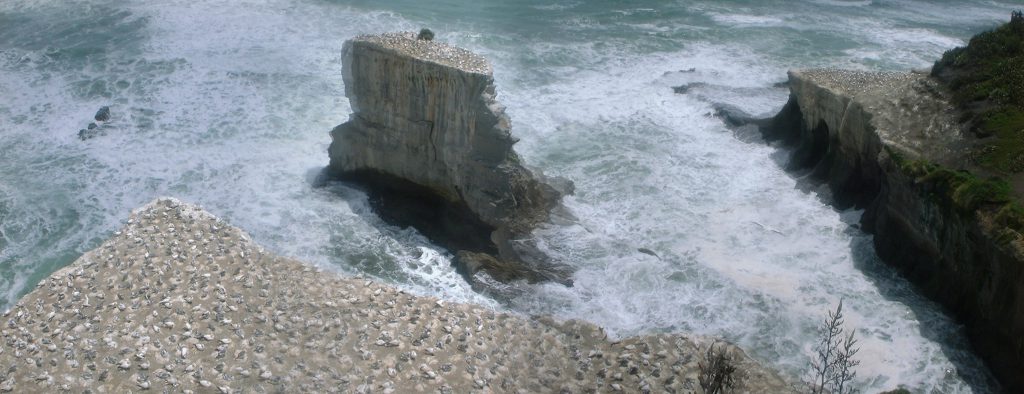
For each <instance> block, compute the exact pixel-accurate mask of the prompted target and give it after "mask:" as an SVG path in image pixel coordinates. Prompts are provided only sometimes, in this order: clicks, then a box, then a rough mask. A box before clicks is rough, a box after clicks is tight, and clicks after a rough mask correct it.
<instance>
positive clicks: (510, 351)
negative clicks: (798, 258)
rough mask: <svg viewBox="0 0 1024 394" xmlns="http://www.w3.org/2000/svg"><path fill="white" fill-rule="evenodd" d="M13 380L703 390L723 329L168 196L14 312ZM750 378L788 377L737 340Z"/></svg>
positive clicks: (0, 355)
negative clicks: (415, 263)
mask: <svg viewBox="0 0 1024 394" xmlns="http://www.w3.org/2000/svg"><path fill="white" fill-rule="evenodd" d="M0 324H2V325H0V341H2V343H0V392H12V391H13V392H58V391H61V392H63V391H71V390H74V391H76V392H83V391H85V392H99V393H103V392H118V393H121V392H133V391H145V390H153V391H158V392H159V391H162V392H172V391H173V392H201V393H207V392H220V393H231V392H250V391H253V392H266V391H273V392H298V391H302V392H344V393H352V392H383V393H390V392H398V393H413V392H443V393H451V392H456V393H490V392H502V393H503V392H531V393H548V392H565V391H570V392H607V391H625V392H691V391H695V390H696V387H698V386H697V383H696V378H697V372H698V366H697V364H698V361H699V360H700V358H701V357H700V355H701V349H703V348H706V347H707V343H708V340H707V339H704V338H692V337H687V336H684V335H678V334H658V335H650V336H643V337H634V338H628V339H624V340H621V341H613V340H609V339H607V338H606V337H605V335H604V333H603V331H602V330H601V329H600V328H598V327H596V326H594V325H592V324H589V323H585V322H579V321H568V322H555V321H553V320H552V319H550V318H536V319H534V318H525V317H521V316H518V315H513V314H508V313H500V312H495V311H493V310H489V309H486V308H483V307H479V306H474V305H467V304H457V303H446V302H443V301H440V300H438V299H436V298H433V297H421V296H415V295H411V294H407V293H405V292H404V291H402V290H399V289H396V288H394V287H392V286H389V285H387V284H382V283H378V282H376V281H374V280H366V279H362V278H358V277H357V278H347V277H342V276H339V275H337V274H334V273H330V272H320V271H318V270H316V269H314V268H313V267H312V266H309V265H305V264H302V263H300V262H297V261H294V260H290V259H286V258H282V257H278V256H275V255H273V254H272V253H268V252H267V251H265V250H263V249H262V248H261V247H259V246H258V245H256V244H255V243H253V242H252V241H251V240H250V239H249V237H248V236H247V235H246V234H245V233H244V232H242V231H241V230H239V229H237V228H234V227H232V226H230V225H229V224H227V223H225V222H223V221H221V220H219V219H217V218H216V217H214V216H213V215H210V214H209V213H206V212H204V211H202V210H201V209H199V208H198V207H195V206H192V205H189V204H185V203H182V202H180V201H177V200H173V199H160V200H157V201H154V202H152V203H150V204H148V205H146V206H145V207H142V208H140V209H138V210H136V211H134V212H133V213H132V215H131V218H130V219H129V220H128V224H127V225H126V226H125V227H124V228H122V229H121V231H118V232H117V233H116V235H115V236H114V237H113V238H111V239H109V240H107V241H105V242H104V243H103V244H102V245H100V246H99V247H97V248H96V249H94V250H92V251H90V252H87V253H86V254H84V255H83V256H82V257H80V258H79V259H78V260H76V261H75V262H74V263H72V264H71V265H69V266H67V267H65V268H63V269H61V270H59V271H57V272H55V273H53V274H52V275H50V277H49V278H47V279H44V280H43V281H42V282H40V283H39V285H38V286H37V287H36V288H35V289H34V290H32V291H31V292H29V293H28V294H27V295H25V296H24V297H22V299H21V300H19V301H18V303H17V304H15V305H14V306H13V307H12V308H11V309H10V310H9V311H6V312H4V314H3V317H2V319H0ZM728 349H729V352H730V354H732V355H733V356H734V357H735V358H736V360H737V362H738V363H739V366H740V368H741V369H742V370H743V371H746V373H747V375H746V376H747V377H746V379H745V380H744V382H745V386H744V387H743V391H746V392H755V393H761V392H773V393H774V392H786V391H788V388H787V386H786V384H785V383H784V382H783V381H782V380H781V379H780V378H779V377H778V375H777V374H776V373H774V372H772V371H770V370H767V369H765V368H764V367H761V366H760V365H758V364H757V363H756V362H754V361H753V360H751V359H750V358H748V357H746V356H745V354H744V353H743V352H742V351H741V350H739V349H738V348H736V347H734V346H729V347H728Z"/></svg>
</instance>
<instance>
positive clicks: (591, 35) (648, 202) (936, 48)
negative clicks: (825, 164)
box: [0, 0, 1022, 392]
mask: <svg viewBox="0 0 1024 394" xmlns="http://www.w3.org/2000/svg"><path fill="white" fill-rule="evenodd" d="M1021 6H1022V4H1020V3H1013V2H1006V1H1002V2H1000V1H982V0H970V1H930V2H925V1H896V0H890V1H872V0H864V1H841V0H795V1H782V0H778V1H676V2H670V1H631V2H619V1H563V2H550V3H549V2H540V1H505V2H486V1H456V0H444V1H431V2H425V1H415V0H407V1H316V0H306V1H302V0H267V1H235V2H230V3H229V4H228V3H226V2H215V1H195V0H190V1H182V0H170V1H161V2H146V1H137V2H129V1H101V0H96V1H77V2H62V1H20V0H8V1H4V2H0V309H5V308H6V307H7V306H10V305H11V303H13V302H15V301H16V300H17V298H18V296H20V295H21V294H24V293H25V292H27V291H28V290H30V289H31V288H32V287H33V286H34V284H35V283H37V282H38V281H39V280H41V278H43V277H45V276H46V275H48V274H50V273H51V272H53V271H54V270H56V269H58V268H60V267H62V266H64V265H66V264H68V263H70V262H71V261H73V260H74V259H75V258H76V257H77V256H79V255H80V254H81V253H83V252H84V251H86V250H89V249H90V248H92V247H95V246H96V245H98V244H99V243H100V242H101V241H102V240H103V239H105V238H107V237H109V236H110V235H111V234H112V233H113V231H115V230H116V229H117V228H118V227H120V226H121V224H122V222H123V221H124V220H125V219H126V217H127V215H128V212H129V211H130V209H132V208H134V207H137V206H140V205H142V204H144V203H145V202H147V201H149V200H151V199H153V198H155V197H157V196H163V195H171V196H176V197H179V198H182V199H184V200H187V201H190V202H195V203H199V204H201V205H203V206H204V207H205V208H206V209H208V210H209V211H211V212H213V213H214V214H216V215H219V216H221V217H223V218H225V219H227V220H229V221H231V222H232V223H234V224H236V225H238V226H240V227H242V228H243V229H245V230H246V231H248V232H249V233H251V234H252V235H253V236H254V238H255V239H256V240H257V241H258V242H260V243H262V244H263V245H266V246H267V247H268V248H270V249H272V250H274V251H276V252H278V253H281V254H285V255H288V256H292V257H296V258H299V259H302V260H305V261H308V262H311V263H313V264H317V265H320V266H323V267H329V268H331V269H334V270H337V271H342V272H348V273H365V274H368V275H373V276H377V277H380V278H383V279H385V280H388V281H391V282H393V283H396V284H398V285H400V286H403V287H406V288H408V289H410V290H411V291H415V292H419V293H422V294H432V295H438V296H441V297H446V298H449V299H452V300H468V301H474V302H479V303H484V304H488V305H491V306H493V307H494V308H499V309H509V310H512V311H517V312H521V313H529V314H533V313H550V314H554V315H556V316H558V317H561V318H582V319H586V320H590V321H593V322H596V323H598V324H601V325H602V326H605V327H607V328H608V330H609V331H610V332H611V333H612V334H613V335H618V336H627V335H634V334H641V333H651V332H664V331H671V332H693V333H697V334H704V335H716V336H722V337H725V338H727V339H729V340H731V341H734V342H737V343H739V344H740V345H742V346H743V347H744V348H746V349H748V350H749V352H750V353H751V354H752V355H754V356H755V357H757V358H759V359H761V360H764V361H766V362H768V363H771V364H772V365H775V366H777V367H778V368H780V369H782V370H783V371H784V372H786V373H788V374H790V375H793V376H796V377H799V376H800V375H801V374H802V373H804V372H805V370H806V366H807V363H808V360H809V357H810V355H811V354H812V353H811V352H812V346H813V339H814V327H815V325H816V324H817V323H818V321H819V320H820V319H821V318H822V317H823V316H824V313H825V311H827V310H828V309H830V308H832V307H834V305H835V304H836V303H838V301H839V299H840V298H842V299H844V300H845V301H844V302H845V305H846V308H847V311H848V314H849V315H848V316H849V317H848V322H847V326H848V328H849V329H855V330H856V332H857V335H858V337H859V338H861V344H862V350H861V357H862V364H861V365H860V367H859V369H858V372H859V380H858V384H859V385H861V386H863V387H864V388H865V389H868V390H880V389H891V388H894V387H896V386H897V385H900V384H902V385H906V386H908V387H910V388H913V389H916V390H920V391H924V392H972V391H973V392H988V391H992V390H994V386H992V384H993V383H992V380H991V377H990V375H989V373H988V372H987V370H986V369H985V368H984V367H983V365H982V364H981V363H980V362H979V361H978V359H977V358H976V357H975V356H974V355H973V354H972V353H971V352H970V350H969V346H968V345H967V344H966V341H965V339H964V337H963V335H962V333H961V331H960V328H959V327H958V326H957V325H956V324H955V323H953V322H952V321H950V319H949V318H948V317H947V316H946V315H945V314H944V313H943V312H942V311H941V309H940V308H939V307H937V306H936V305H935V304H933V303H930V302H928V301H927V300H924V299H922V298H921V297H920V296H918V295H916V294H915V293H914V292H913V290H912V288H911V287H910V286H909V285H908V284H907V283H906V282H904V281H903V280H902V279H900V278H898V277H897V276H896V275H895V273H894V272H893V271H892V270H889V269H887V268H886V267H885V266H884V265H882V264H881V263H880V262H878V260H877V258H876V256H875V255H874V253H873V252H872V250H871V239H870V236H867V235H865V234H862V233H861V232H859V231H858V230H856V229H854V228H851V226H850V223H856V222H857V218H858V217H859V214H860V212H858V211H845V212H837V211H835V210H834V209H832V208H830V207H828V206H827V205H826V204H824V203H823V202H822V198H821V197H822V196H821V195H819V194H821V193H824V192H821V191H819V190H811V191H801V190H799V189H797V188H796V184H797V179H795V178H794V176H792V175H790V174H786V173H785V172H784V171H782V170H781V169H780V166H779V162H780V161H781V160H784V156H785V155H784V153H782V152H779V151H778V150H776V149H774V148H771V147H768V146H765V145H763V144H760V143H747V142H743V141H741V140H740V139H738V138H736V136H734V135H733V134H732V133H730V132H728V131H727V130H726V129H725V128H724V127H723V125H722V124H721V122H720V121H719V120H717V119H715V118H713V117H710V116H708V113H710V112H711V111H712V109H711V106H712V104H713V103H719V102H722V103H730V104H733V105H736V106H739V107H740V108H742V109H744V110H746V111H748V112H751V113H754V114H763V115H768V114H771V113H773V112H774V111H776V110H777V109H778V108H780V107H781V105H782V104H783V103H784V101H785V99H786V95H787V91H786V90H785V89H784V88H779V87H775V84H776V83H777V82H781V81H784V80H785V71H786V70H787V69H789V68H794V67H814V66H835V67H846V68H858V69H868V70H905V69H910V68H923V67H927V66H929V65H930V62H931V61H932V60H933V59H935V58H936V57H937V56H939V55H940V54H941V53H942V52H943V51H944V50H946V49H948V48H950V47H953V46H956V45H960V44H962V43H963V42H964V40H965V39H967V38H968V37H970V36H971V35H973V34H975V33H977V32H979V31H982V30H984V29H987V28H991V27H993V26H995V25H996V24H997V23H999V22H1001V21H1004V20H1007V19H1008V15H1009V12H1010V10H1011V9H1012V8H1013V7H1018V8H1020V7H1021ZM424 26H425V27H430V28H432V29H433V30H434V31H435V32H436V33H437V39H439V40H444V41H447V42H451V43H454V44H456V45H459V46H463V47H466V48H469V49H472V50H474V51H477V52H480V53H482V54H484V55H486V56H487V57H488V58H489V59H491V61H492V62H493V64H494V70H495V79H496V82H497V85H498V92H499V100H500V101H501V102H502V103H503V104H505V105H507V107H508V113H509V114H510V116H511V117H512V119H513V127H514V131H513V132H514V133H515V134H516V135H517V136H518V137H520V138H521V139H522V142H520V143H519V145H518V147H517V149H518V150H519V152H520V153H521V154H522V155H523V156H524V157H525V159H526V160H527V161H528V162H530V163H531V164H533V165H537V166H540V167H542V168H544V169H545V170H546V172H548V173H551V174H554V175H560V176H564V177H567V178H570V179H573V180H574V181H575V182H576V185H577V195H576V196H574V197H571V198H569V199H568V200H567V205H568V206H569V208H570V209H571V210H572V211H573V212H574V213H575V214H576V215H577V216H578V217H579V223H578V224H577V225H571V226H553V227H550V228H545V229H542V230H540V231H538V232H537V234H536V237H537V238H538V240H539V242H540V244H541V245H543V246H544V247H545V248H546V249H548V250H549V251H550V253H551V254H552V255H554V256H556V257H557V258H559V259H560V260H562V261H565V262H568V263H570V264H573V265H575V266H576V267H577V268H578V272H577V274H576V276H575V278H574V279H575V282H576V286H575V287H572V288H565V287H561V286H558V285H538V286H535V287H534V288H533V289H531V290H532V291H530V292H529V293H528V294H527V295H524V296H521V297H517V298H515V299H513V300H511V302H510V303H509V305H500V304H498V303H496V302H495V301H493V300H490V299H487V298H486V297H483V296H480V295H477V294H475V293H473V292H472V291H471V290H470V289H469V288H468V287H467V286H466V285H465V284H464V283H463V281H462V279H461V278H460V277H459V276H458V275H457V274H456V273H455V272H454V270H453V269H451V267H450V266H449V260H448V256H447V254H446V253H445V252H444V251H443V250H442V249H439V248H438V247H436V246H434V245H431V244H430V243H429V242H428V241H427V240H425V239H424V238H423V237H421V236H420V235H418V234H417V233H415V231H412V230H404V229H398V228H393V227H389V226H387V225H385V224H384V223H382V222H381V221H380V220H378V219H377V218H376V217H375V216H374V215H373V214H372V213H371V212H370V210H369V207H368V204H367V203H366V197H365V195H363V194H362V193H361V192H359V191H356V190H354V189H351V188H348V187H346V186H344V185H339V184H332V185H330V186H328V187H314V184H315V182H314V180H315V178H316V176H317V174H318V172H319V170H320V169H321V168H322V167H323V166H325V165H326V164H327V155H326V147H327V144H328V143H329V142H330V137H329V135H328V131H329V130H330V129H331V128H332V127H333V126H335V125H337V124H339V123H341V122H343V121H344V120H345V119H346V118H347V116H348V114H349V113H350V108H349V106H348V101H347V100H346V99H345V98H344V95H343V86H342V81H341V69H340V62H339V61H338V60H339V55H340V49H341V45H342V43H343V41H344V40H345V39H346V38H349V37H351V36H353V35H356V34H359V33H373V32H383V31H391V30H418V29H419V28H420V27H424ZM691 69H692V71H690V70H691ZM687 83H699V85H693V86H695V87H694V88H693V89H691V90H690V91H689V92H688V93H687V94H685V95H679V94H675V93H673V91H672V86H678V85H682V84H687ZM104 105H109V106H110V107H111V111H112V113H113V119H112V121H111V122H110V123H109V124H106V125H104V126H103V127H102V129H103V133H102V135H100V136H98V137H96V138H93V139H90V140H86V141H82V140H79V138H78V137H77V132H78V130H80V129H82V128H85V127H86V126H87V124H88V123H89V122H90V121H91V119H92V116H93V114H94V113H95V112H96V110H97V109H98V108H99V107H100V106H104ZM826 198H827V196H826ZM640 247H644V248H649V249H652V250H654V251H656V252H657V253H658V254H659V255H660V257H661V259H657V258H654V257H652V256H649V255H646V254H642V253H638V252H636V249H637V248H640Z"/></svg>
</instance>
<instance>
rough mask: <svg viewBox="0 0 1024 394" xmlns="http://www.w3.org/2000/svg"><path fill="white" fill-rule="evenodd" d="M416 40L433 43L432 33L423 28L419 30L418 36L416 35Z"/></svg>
mask: <svg viewBox="0 0 1024 394" xmlns="http://www.w3.org/2000/svg"><path fill="white" fill-rule="evenodd" d="M416 39H417V40H425V41H433V40H434V32H432V31H430V29H427V28H423V29H421V30H420V34H418V35H417V36H416Z"/></svg>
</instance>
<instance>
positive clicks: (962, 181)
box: [887, 149, 1024, 241]
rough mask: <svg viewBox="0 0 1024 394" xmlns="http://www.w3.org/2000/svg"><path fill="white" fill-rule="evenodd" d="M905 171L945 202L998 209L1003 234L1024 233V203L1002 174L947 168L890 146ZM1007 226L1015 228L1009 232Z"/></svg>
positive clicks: (970, 209)
mask: <svg viewBox="0 0 1024 394" xmlns="http://www.w3.org/2000/svg"><path fill="white" fill-rule="evenodd" d="M887 152H888V153H889V156H890V157H891V158H892V160H893V162H894V163H895V164H896V166H897V167H898V168H899V170H900V171H901V172H903V173H904V174H906V175H909V176H911V177H914V178H915V179H916V180H917V182H919V183H920V184H921V185H923V187H924V189H925V190H926V191H928V193H929V195H930V196H932V198H934V199H935V201H936V202H937V203H938V204H940V205H941V206H946V207H950V208H954V209H956V211H957V212H959V213H961V214H972V213H974V212H975V211H977V210H978V209H980V208H983V207H991V208H993V209H994V210H995V212H996V215H995V221H996V224H997V225H999V226H1001V227H1003V229H1004V231H1000V238H1001V239H1002V238H1005V240H1004V241H1008V240H1012V239H1016V237H1017V235H1016V234H1014V232H1015V233H1024V205H1022V204H1021V202H1020V201H1019V200H1018V199H1017V198H1015V197H1014V195H1013V190H1012V188H1011V187H1010V184H1009V183H1008V182H1006V180H1005V179H1003V178H1000V177H990V178H980V177H978V176H976V175H974V174H971V173H970V172H967V171H957V170H951V169H949V168H945V167H943V166H940V165H938V164H934V163H929V162H928V161H926V160H921V159H917V160H908V159H906V158H905V157H904V156H903V155H902V154H900V153H899V152H896V151H894V150H891V149H887ZM1005 230H1012V231H1013V232H1010V233H1006V232H1005Z"/></svg>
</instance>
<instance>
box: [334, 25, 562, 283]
mask: <svg viewBox="0 0 1024 394" xmlns="http://www.w3.org/2000/svg"><path fill="white" fill-rule="evenodd" d="M342 70H343V73H344V81H345V94H346V96H348V98H349V102H350V103H351V106H352V110H353V113H352V115H351V117H350V118H349V121H348V122H346V123H344V124H342V125H340V126H338V127H336V128H335V129H334V130H333V131H332V132H331V136H332V139H333V141H332V143H331V146H330V149H329V154H330V159H331V161H330V166H329V173H330V174H332V175H333V176H336V177H341V178H343V179H348V180H354V181H356V182H358V183H361V184H364V185H366V186H367V187H368V188H369V189H370V190H369V192H370V193H371V197H372V201H374V202H376V203H377V205H378V208H379V209H378V211H379V212H380V214H381V216H383V217H384V218H385V219H393V220H394V221H397V222H399V223H405V224H411V225H413V226H415V227H416V228H417V229H419V230H420V231H421V232H423V233H424V234H425V235H427V236H428V237H430V238H432V239H434V240H435V242H438V243H439V244H442V245H444V246H446V247H448V248H449V249H451V250H452V251H453V252H461V253H457V256H458V258H457V260H459V261H460V262H461V264H462V266H463V268H465V269H467V270H468V271H470V272H468V276H469V277H472V276H473V273H474V272H475V271H476V270H477V269H479V268H482V269H483V270H484V271H486V272H489V273H490V276H491V277H493V278H498V279H527V280H529V281H531V282H535V281H540V280H555V281H559V282H563V283H568V282H569V279H568V271H567V270H565V269H564V267H556V266H554V265H551V264H548V262H547V261H546V258H545V257H544V256H543V255H542V254H541V253H539V252H538V251H537V250H536V249H535V248H532V247H530V246H529V242H520V241H514V240H521V239H523V238H528V235H529V234H530V232H531V231H532V230H533V229H534V228H535V226H537V225H538V224H540V223H544V222H545V221H547V220H548V218H549V214H550V211H551V209H553V208H554V207H556V206H557V205H558V204H559V203H560V200H561V197H562V195H563V194H564V193H571V183H568V182H565V181H562V182H559V183H560V184H562V185H566V186H567V187H562V188H561V189H560V190H556V188H555V187H552V186H551V185H549V184H548V183H547V180H546V179H545V178H543V175H541V174H540V173H539V172H534V171H531V170H530V169H527V168H526V166H524V165H523V163H522V161H521V159H520V157H519V156H518V155H517V154H516V152H515V151H514V150H513V148H512V147H513V145H514V144H515V143H516V141H517V139H516V138H514V137H513V136H512V135H511V125H510V120H509V118H508V116H507V115H505V111H504V108H503V107H502V106H501V105H500V104H498V102H497V101H495V90H494V78H493V76H492V73H491V66H490V64H489V63H488V62H487V60H486V59H484V58H483V57H481V56H479V55H476V54H473V53H472V52H469V51H467V50H465V49H460V48H456V47H453V46H450V45H447V44H444V43H440V42H436V41H431V40H423V39H417V38H416V36H415V35H414V34H413V33H392V34H383V35H372V36H360V37H356V38H354V39H352V40H350V41H348V42H346V43H345V45H344V49H343V52H342Z"/></svg>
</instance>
